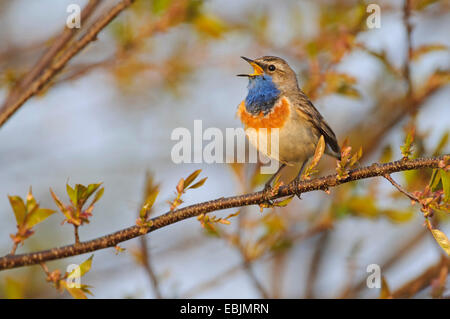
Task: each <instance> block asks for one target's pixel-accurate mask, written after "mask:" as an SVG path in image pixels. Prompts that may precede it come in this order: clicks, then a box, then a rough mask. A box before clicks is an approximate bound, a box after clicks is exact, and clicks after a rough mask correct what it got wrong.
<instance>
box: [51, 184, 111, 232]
mask: <svg viewBox="0 0 450 319" xmlns="http://www.w3.org/2000/svg"><path fill="white" fill-rule="evenodd" d="M101 184H102V183H97V184H89V185H88V186H87V187H86V186H84V185H81V184H76V185H75V187H74V188H72V187H71V186H70V185H69V184H67V185H66V189H67V195H68V196H69V199H70V204H69V205H64V203H63V202H62V201H61V200H60V199H59V198H58V196H57V195H56V194H55V193H54V192H53V190H52V189H51V188H50V193H51V195H52V197H53V200H54V201H55V203H56V205H57V206H58V208H59V209H60V211H61V212H62V213H63V215H64V216H65V217H66V219H65V220H64V221H63V223H64V222H68V223H69V224H72V225H74V226H81V225H83V224H84V223H89V217H91V216H92V211H93V209H94V204H95V203H96V202H97V201H98V200H99V199H100V198H101V197H102V196H103V192H104V188H103V187H102V188H100V186H101ZM99 188H100V189H99ZM97 190H98V191H97ZM94 193H95V196H94V198H93V200H92V201H91V203H90V204H89V206H88V207H87V208H86V209H84V206H85V204H86V202H87V201H88V200H89V198H90V197H91V196H92V195H94Z"/></svg>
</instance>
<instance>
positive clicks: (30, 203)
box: [27, 186, 37, 213]
mask: <svg viewBox="0 0 450 319" xmlns="http://www.w3.org/2000/svg"><path fill="white" fill-rule="evenodd" d="M36 207H37V203H36V199H35V198H34V196H33V193H32V191H31V186H30V189H29V191H28V194H27V212H28V213H30V212H31V211H33V210H35V209H36Z"/></svg>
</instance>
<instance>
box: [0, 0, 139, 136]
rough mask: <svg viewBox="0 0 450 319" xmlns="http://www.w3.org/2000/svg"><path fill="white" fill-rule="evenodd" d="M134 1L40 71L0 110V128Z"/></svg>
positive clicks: (119, 7) (117, 8)
mask: <svg viewBox="0 0 450 319" xmlns="http://www.w3.org/2000/svg"><path fill="white" fill-rule="evenodd" d="M133 2H134V0H122V1H121V2H119V3H118V4H116V5H115V6H114V7H112V8H111V9H110V10H109V11H108V12H106V13H105V14H103V15H102V16H100V17H99V18H98V20H97V21H96V22H95V23H94V24H93V25H92V26H91V27H90V29H89V30H87V31H86V33H85V34H84V35H83V37H81V39H80V40H78V41H77V42H75V44H74V45H73V46H72V47H70V48H69V49H68V50H66V51H65V52H64V53H63V54H62V55H61V57H59V59H57V60H56V61H55V62H54V63H53V64H52V65H50V66H49V67H48V68H46V69H45V70H43V71H42V73H41V75H40V76H39V77H37V78H36V80H34V81H33V82H32V83H31V84H30V85H29V86H28V87H27V88H26V90H25V91H24V92H23V93H21V94H20V96H19V97H18V98H17V99H15V100H14V102H13V103H11V104H9V105H5V107H4V108H2V109H1V110H0V127H1V126H2V125H3V124H4V123H5V122H6V121H7V120H8V119H9V118H10V117H11V116H12V115H13V114H14V113H15V112H16V111H17V110H18V109H19V108H20V107H21V106H22V105H23V104H24V103H25V102H26V101H27V100H28V99H29V98H31V97H32V96H34V95H35V94H37V93H39V92H40V91H41V89H42V88H43V87H45V86H46V84H47V83H49V81H50V80H51V79H52V78H53V77H54V76H55V75H56V74H58V72H59V71H61V70H62V69H63V68H64V67H65V65H66V64H67V63H68V62H69V61H70V60H71V59H72V58H73V57H74V56H75V55H77V54H78V53H79V52H80V51H81V50H83V49H84V48H85V47H86V46H87V45H88V44H89V43H91V42H92V41H94V40H96V39H97V35H98V33H99V32H100V31H101V30H103V28H105V27H106V26H107V25H108V24H109V23H110V22H111V21H112V20H113V19H114V18H115V17H116V16H117V15H118V14H119V13H121V12H122V11H123V10H125V9H126V8H128V7H129V6H130V5H131V4H132V3H133Z"/></svg>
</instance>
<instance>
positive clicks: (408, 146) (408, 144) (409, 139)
mask: <svg viewBox="0 0 450 319" xmlns="http://www.w3.org/2000/svg"><path fill="white" fill-rule="evenodd" d="M415 131H416V129H415V127H414V126H411V127H410V128H409V129H407V133H406V139H405V144H403V145H402V146H400V150H401V152H402V156H403V159H408V158H409V157H410V156H411V155H412V146H413V142H414V136H415Z"/></svg>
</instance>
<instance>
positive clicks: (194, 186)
mask: <svg viewBox="0 0 450 319" xmlns="http://www.w3.org/2000/svg"><path fill="white" fill-rule="evenodd" d="M207 179H208V177H205V178H202V179H201V180H199V181H198V182H197V183H195V184H194V185H192V186H191V187H189V188H191V189H192V188H199V187H200V186H202V185H203V184H205V182H206V180H207Z"/></svg>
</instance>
